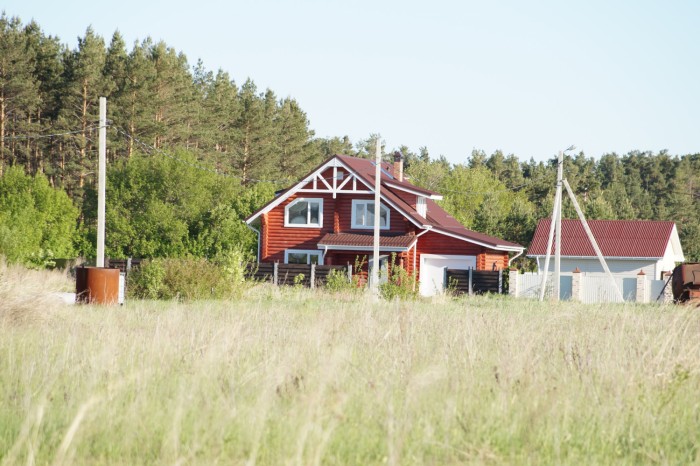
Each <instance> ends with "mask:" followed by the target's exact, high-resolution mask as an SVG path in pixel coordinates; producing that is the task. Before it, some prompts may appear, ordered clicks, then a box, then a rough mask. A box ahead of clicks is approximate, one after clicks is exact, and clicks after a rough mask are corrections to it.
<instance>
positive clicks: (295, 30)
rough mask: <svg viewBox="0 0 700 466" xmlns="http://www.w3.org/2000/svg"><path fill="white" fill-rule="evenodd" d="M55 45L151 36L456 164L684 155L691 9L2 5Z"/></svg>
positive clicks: (696, 100)
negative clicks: (569, 153) (485, 156)
mask: <svg viewBox="0 0 700 466" xmlns="http://www.w3.org/2000/svg"><path fill="white" fill-rule="evenodd" d="M0 8H3V9H4V10H5V12H6V13H7V14H8V15H10V16H19V17H20V18H21V19H22V21H23V22H24V23H27V22H28V21H29V20H30V19H32V18H33V19H35V20H36V21H37V22H38V23H39V25H40V26H41V27H42V29H43V31H44V32H45V33H46V34H51V35H55V36H58V37H60V38H61V40H62V41H63V42H64V43H66V44H68V45H69V46H71V47H75V46H76V44H77V37H78V36H82V35H83V34H84V32H85V29H86V28H87V26H88V25H92V27H93V28H94V29H95V31H96V32H97V33H98V34H100V35H102V36H103V37H104V39H105V41H106V42H107V43H109V40H110V38H111V36H112V34H113V32H114V31H115V30H117V29H118V30H119V31H120V32H121V33H122V35H123V36H124V38H125V40H126V42H127V44H128V45H129V47H130V46H131V44H133V42H134V41H135V40H137V39H138V40H142V39H144V38H146V37H147V36H150V37H152V38H153V39H155V40H159V39H162V40H163V41H165V42H166V43H167V44H168V45H170V46H172V47H174V48H175V49H176V50H178V51H182V52H184V53H185V55H186V56H187V58H188V60H189V62H190V64H192V65H194V64H195V63H196V62H197V60H198V59H202V60H203V62H204V65H205V67H206V68H208V69H211V70H214V71H215V70H217V69H219V68H221V69H223V70H225V71H228V72H229V73H230V75H231V76H232V78H234V79H235V80H236V82H238V83H242V82H244V81H245V79H246V78H248V77H250V78H252V79H253V80H254V81H255V82H256V84H257V85H258V87H259V88H260V90H264V89H265V88H268V87H269V88H270V89H272V90H273V91H275V93H276V94H277V95H278V97H286V96H291V97H293V98H295V99H297V101H298V102H299V103H300V105H301V108H302V109H304V110H305V111H306V113H307V116H308V118H309V121H310V125H311V128H312V129H313V130H315V132H316V135H317V136H322V137H326V136H344V135H348V136H349V137H350V138H351V139H352V141H353V142H356V141H358V140H360V139H365V138H367V137H368V136H369V135H370V134H371V133H380V134H381V135H382V139H383V140H384V141H386V144H387V148H388V149H393V148H396V147H398V146H399V145H401V144H405V145H407V146H408V147H409V148H410V149H411V150H414V151H417V150H418V148H419V147H420V146H427V147H428V150H429V151H430V154H431V156H433V157H436V156H438V155H444V156H445V157H447V159H448V160H450V161H451V162H464V161H465V160H466V159H467V157H468V156H469V155H470V154H471V151H472V149H481V150H484V151H486V152H487V153H489V154H490V153H492V152H493V151H494V150H497V149H500V150H502V151H503V152H504V153H506V154H510V153H513V154H515V155H517V156H518V157H519V158H520V159H521V160H525V159H529V158H530V157H534V158H535V159H536V160H545V159H547V158H549V157H551V156H554V155H555V154H556V153H557V151H558V150H560V149H564V148H566V147H568V146H569V145H571V144H575V145H576V147H577V151H583V152H584V153H585V154H586V155H587V156H593V157H596V158H598V157H600V156H601V155H602V154H604V153H607V152H617V153H618V154H624V153H626V152H628V151H631V150H636V149H637V150H651V151H654V152H656V151H660V150H663V149H667V150H668V151H669V152H670V153H671V154H679V155H682V154H687V153H697V152H700V27H698V24H700V1H694V0H687V1H680V0H667V1H656V0H653V1H650V0H634V1H633V0H585V1H584V0H580V1H561V0H557V1H553V0H548V1H518V0H499V1H487V0H481V1H472V0H465V1H457V0H454V1H444V0H421V1H414V0H389V1H383V0H375V1H371V0H344V1H333V0H326V1H322V0H243V1H236V0H232V1H211V0H199V1H192V0H187V1H185V0H167V1H148V0H141V1H135V0H117V1H115V2H101V1H95V0H93V1H84V0H63V1H57V0H5V1H4V2H3V3H2V6H0Z"/></svg>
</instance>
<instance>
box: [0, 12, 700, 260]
mask: <svg viewBox="0 0 700 466" xmlns="http://www.w3.org/2000/svg"><path fill="white" fill-rule="evenodd" d="M100 96H105V97H107V99H108V125H109V127H108V132H107V137H108V143H107V157H108V164H109V165H108V166H109V169H108V175H107V177H108V185H107V195H108V203H107V228H108V232H107V235H106V252H107V254H108V255H109V256H111V257H127V256H132V257H184V256H194V257H216V256H220V255H222V254H227V253H228V252H230V251H233V250H237V251H244V252H251V253H252V252H253V251H254V250H255V241H256V238H255V236H254V234H253V233H252V232H251V231H250V230H248V229H247V228H246V226H245V225H244V224H243V222H242V219H243V218H245V217H246V216H247V215H249V214H250V213H252V212H253V211H254V210H255V209H257V208H258V207H259V206H261V205H262V204H264V203H265V202H267V201H268V200H269V199H271V198H272V196H274V193H275V191H276V190H279V189H282V188H285V187H286V186H288V185H290V184H291V183H293V182H294V181H296V180H297V179H299V178H300V177H301V176H303V175H304V174H305V173H306V172H307V171H308V170H309V169H311V168H312V167H314V166H316V165H317V164H318V163H320V162H321V161H323V160H325V159H326V158H328V157H330V156H331V155H334V154H348V155H356V156H360V157H363V156H365V157H368V156H370V154H371V153H373V151H372V147H373V144H374V141H375V140H376V138H377V136H376V135H368V137H367V139H365V140H361V141H351V140H350V139H349V138H348V137H341V136H339V137H329V138H319V137H316V136H315V134H314V132H313V131H312V130H311V129H310V127H309V120H308V117H307V115H306V113H305V112H304V111H303V110H302V108H301V106H300V104H299V103H298V102H297V101H296V100H295V99H293V98H291V97H279V96H277V95H276V94H275V93H274V92H273V91H272V90H270V89H266V90H264V91H263V90H260V89H258V88H257V87H256V85H255V83H254V81H253V80H251V79H247V80H245V81H243V82H242V83H237V82H236V81H235V80H234V79H233V78H232V77H231V76H230V75H229V74H228V73H227V72H225V71H223V70H219V71H217V72H213V71H210V70H207V69H206V68H205V66H204V64H203V63H201V62H198V63H196V64H195V65H194V66H192V65H191V64H190V63H189V62H188V60H187V58H186V57H185V56H184V55H183V54H182V53H178V52H177V51H176V50H174V49H173V48H171V47H169V46H167V44H166V43H164V42H162V41H159V42H154V41H152V40H151V39H149V38H147V39H145V40H143V41H137V42H135V43H134V44H132V45H131V46H130V47H128V46H127V44H126V43H125V41H124V39H123V38H122V37H121V35H120V34H119V33H118V32H115V33H114V35H113V36H112V37H111V39H110V40H109V42H108V43H107V42H105V40H104V39H103V38H102V37H100V36H99V35H97V34H96V33H95V32H94V31H93V30H92V29H91V28H88V29H87V30H86V31H85V33H84V35H83V36H82V37H80V38H79V39H78V44H77V46H76V47H75V48H73V49H70V48H69V47H67V46H66V45H64V44H63V43H62V42H61V41H60V39H59V38H57V37H54V36H51V35H47V34H45V33H44V32H43V31H42V30H41V28H40V26H39V25H38V24H36V23H35V22H30V23H28V24H23V23H22V21H21V20H20V19H18V18H14V17H8V16H7V15H6V14H4V13H3V14H2V16H1V17H0V174H1V177H0V254H2V255H4V256H6V257H7V258H8V259H9V260H11V261H17V262H24V263H28V264H31V265H38V266H40V265H42V264H46V263H50V261H51V260H52V259H53V258H56V257H66V256H76V255H81V256H84V257H91V256H94V237H95V224H96V219H95V215H96V214H95V211H96V208H95V206H96V193H95V182H96V177H97V174H96V165H97V162H96V158H97V126H98V100H99V97H100ZM395 150H400V151H401V152H402V153H403V154H404V156H405V160H406V172H407V174H408V176H410V177H411V180H412V182H414V183H415V184H417V185H421V186H424V187H427V188H430V189H433V190H436V191H439V192H441V193H443V194H444V201H442V204H443V206H444V207H445V208H446V209H447V210H448V211H449V212H451V213H452V214H453V215H454V216H455V217H457V218H458V219H459V220H461V221H462V222H463V223H464V224H465V225H466V226H468V227H470V228H473V229H475V230H478V231H482V232H485V233H489V234H493V235H497V236H500V237H503V238H504V239H508V240H511V241H515V242H518V243H520V244H523V245H524V246H527V245H528V244H529V241H530V239H531V237H532V234H533V232H534V228H535V225H536V223H537V220H538V219H539V218H542V217H546V216H549V215H551V208H552V202H553V192H554V183H555V177H556V161H555V159H554V158H552V159H550V160H549V161H547V162H536V161H534V160H532V159H531V160H530V161H520V160H519V159H518V158H517V157H516V156H515V155H512V154H510V155H504V154H502V153H501V152H498V151H497V152H495V153H493V154H486V153H484V152H482V151H478V150H474V151H471V153H470V154H466V153H465V157H464V161H463V162H462V163H457V164H453V163H449V162H448V161H447V160H446V158H445V157H443V156H439V157H431V156H430V154H429V152H428V149H427V148H425V147H422V148H420V149H419V150H418V151H417V152H413V151H411V150H410V149H409V148H407V147H405V146H400V147H396V148H391V149H389V148H387V147H384V146H382V151H383V152H384V153H385V154H386V156H387V158H390V157H391V156H390V155H389V154H393V152H394V151H395ZM565 172H566V176H567V178H568V179H569V182H570V183H571V185H572V187H573V189H574V190H575V192H576V194H577V196H578V197H579V200H580V202H581V204H582V206H583V207H584V209H585V211H586V214H587V215H588V216H589V218H609V219H613V218H623V219H633V218H639V219H656V220H674V221H676V222H677V224H678V227H679V232H680V235H681V241H682V243H683V247H684V251H685V253H686V257H688V258H689V259H693V260H700V220H699V218H700V207H699V204H700V203H699V202H698V199H699V198H700V189H699V188H698V186H699V185H700V154H687V155H671V154H668V153H666V152H661V153H655V154H653V153H649V152H631V153H628V154H624V155H617V154H605V155H603V156H602V157H601V158H600V159H598V160H595V159H593V158H591V157H587V156H586V155H585V154H583V153H579V154H577V155H574V156H568V157H567V158H566V161H565ZM564 212H565V213H564V215H565V216H567V217H575V213H574V212H573V208H572V207H571V205H570V204H569V203H568V202H566V203H565V204H564ZM66 218H68V219H69V220H68V221H66V220H65V219H66Z"/></svg>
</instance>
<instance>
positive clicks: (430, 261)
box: [420, 254, 476, 296]
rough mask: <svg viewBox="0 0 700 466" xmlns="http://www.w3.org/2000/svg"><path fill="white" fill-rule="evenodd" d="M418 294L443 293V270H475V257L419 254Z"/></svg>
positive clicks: (431, 294)
mask: <svg viewBox="0 0 700 466" xmlns="http://www.w3.org/2000/svg"><path fill="white" fill-rule="evenodd" d="M420 261H421V262H420V294H421V295H423V296H433V295H435V294H439V293H442V292H443V291H444V286H443V280H444V269H445V267H447V268H448V269H457V270H467V269H475V268H476V256H453V255H444V256H443V255H437V254H421V256H420Z"/></svg>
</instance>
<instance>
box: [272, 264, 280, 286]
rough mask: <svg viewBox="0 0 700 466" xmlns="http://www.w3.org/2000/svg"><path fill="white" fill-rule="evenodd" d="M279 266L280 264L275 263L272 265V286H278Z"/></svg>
mask: <svg viewBox="0 0 700 466" xmlns="http://www.w3.org/2000/svg"><path fill="white" fill-rule="evenodd" d="M278 266H279V262H277V261H275V263H274V264H273V265H272V284H273V285H275V286H277V268H278Z"/></svg>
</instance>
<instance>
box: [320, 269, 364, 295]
mask: <svg viewBox="0 0 700 466" xmlns="http://www.w3.org/2000/svg"><path fill="white" fill-rule="evenodd" d="M325 289H326V290H328V291H330V292H333V293H340V292H344V291H357V290H359V289H360V288H359V287H358V286H357V284H355V283H353V282H352V281H350V280H349V279H348V273H347V271H346V270H340V269H333V270H331V271H330V272H328V277H326V285H325Z"/></svg>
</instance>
